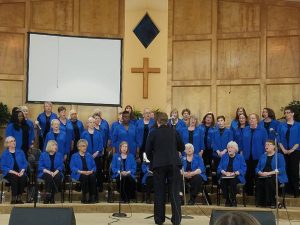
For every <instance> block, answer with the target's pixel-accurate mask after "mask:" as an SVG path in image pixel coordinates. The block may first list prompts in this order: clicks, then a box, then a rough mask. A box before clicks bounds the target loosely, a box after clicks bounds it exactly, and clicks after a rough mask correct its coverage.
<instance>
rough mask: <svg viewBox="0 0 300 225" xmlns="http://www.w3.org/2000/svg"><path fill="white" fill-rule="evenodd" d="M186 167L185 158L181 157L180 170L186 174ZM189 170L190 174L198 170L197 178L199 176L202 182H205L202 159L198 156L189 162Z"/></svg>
mask: <svg viewBox="0 0 300 225" xmlns="http://www.w3.org/2000/svg"><path fill="white" fill-rule="evenodd" d="M186 167H187V158H186V157H182V168H183V171H184V172H186ZM191 169H192V171H191V172H193V171H195V170H197V169H200V170H201V173H200V174H199V176H201V177H202V179H203V180H204V181H207V176H206V168H205V166H204V162H203V159H202V157H200V156H199V155H194V156H193V159H192V162H191Z"/></svg>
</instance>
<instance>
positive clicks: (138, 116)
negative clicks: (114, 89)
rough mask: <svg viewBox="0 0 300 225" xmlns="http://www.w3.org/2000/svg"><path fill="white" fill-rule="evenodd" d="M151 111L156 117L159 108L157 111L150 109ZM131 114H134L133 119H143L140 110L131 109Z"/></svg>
mask: <svg viewBox="0 0 300 225" xmlns="http://www.w3.org/2000/svg"><path fill="white" fill-rule="evenodd" d="M151 111H152V112H154V114H155V115H156V114H157V113H159V112H160V109H159V108H157V109H152V110H151ZM133 114H134V117H135V118H136V119H137V120H138V119H141V118H143V113H142V111H141V110H138V109H133Z"/></svg>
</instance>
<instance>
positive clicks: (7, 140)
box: [4, 136, 16, 148]
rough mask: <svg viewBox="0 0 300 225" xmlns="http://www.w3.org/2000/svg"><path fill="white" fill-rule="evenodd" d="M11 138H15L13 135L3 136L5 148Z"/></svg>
mask: <svg viewBox="0 0 300 225" xmlns="http://www.w3.org/2000/svg"><path fill="white" fill-rule="evenodd" d="M11 140H16V139H15V138H14V137H13V136H8V137H6V138H5V141H4V147H5V148H7V147H8V143H9V142H10V141H11Z"/></svg>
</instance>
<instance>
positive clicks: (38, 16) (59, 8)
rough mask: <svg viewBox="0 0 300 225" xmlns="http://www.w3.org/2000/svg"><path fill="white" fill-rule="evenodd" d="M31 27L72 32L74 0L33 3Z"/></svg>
mask: <svg viewBox="0 0 300 225" xmlns="http://www.w3.org/2000/svg"><path fill="white" fill-rule="evenodd" d="M31 27H32V28H34V29H42V30H63V31H72V29H73V0H56V1H38V2H31Z"/></svg>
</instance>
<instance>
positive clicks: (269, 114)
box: [264, 108, 276, 120]
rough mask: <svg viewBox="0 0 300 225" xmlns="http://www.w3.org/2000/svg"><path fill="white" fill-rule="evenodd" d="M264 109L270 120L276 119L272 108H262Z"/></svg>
mask: <svg viewBox="0 0 300 225" xmlns="http://www.w3.org/2000/svg"><path fill="white" fill-rule="evenodd" d="M264 109H265V110H267V111H268V117H269V118H270V119H272V120H276V117H275V112H274V110H273V109H271V108H264Z"/></svg>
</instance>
